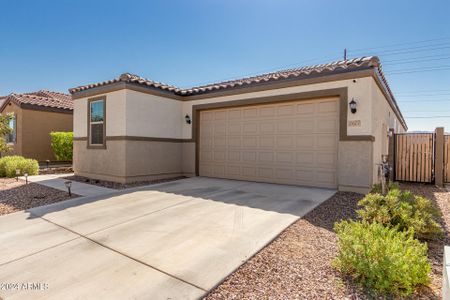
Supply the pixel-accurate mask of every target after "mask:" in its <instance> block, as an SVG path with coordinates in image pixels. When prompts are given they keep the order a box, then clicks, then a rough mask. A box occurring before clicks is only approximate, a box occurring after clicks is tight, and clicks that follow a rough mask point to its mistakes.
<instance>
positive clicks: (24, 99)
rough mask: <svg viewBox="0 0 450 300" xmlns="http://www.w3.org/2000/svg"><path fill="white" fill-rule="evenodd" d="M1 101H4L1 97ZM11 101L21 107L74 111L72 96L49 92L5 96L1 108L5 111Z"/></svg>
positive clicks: (41, 91) (0, 104)
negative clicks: (4, 108) (31, 106)
mask: <svg viewBox="0 0 450 300" xmlns="http://www.w3.org/2000/svg"><path fill="white" fill-rule="evenodd" d="M0 100H2V99H1V97H0ZM9 101H12V102H14V103H16V104H17V105H19V106H23V105H33V106H39V107H46V108H52V109H62V110H73V101H72V97H71V96H70V95H67V94H63V93H58V92H52V91H47V90H40V91H37V92H32V93H23V94H15V93H12V94H9V95H8V96H4V99H3V103H0V107H1V108H2V109H3V106H4V105H6V103H7V102H9Z"/></svg>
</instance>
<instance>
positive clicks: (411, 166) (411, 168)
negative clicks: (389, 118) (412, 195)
mask: <svg viewBox="0 0 450 300" xmlns="http://www.w3.org/2000/svg"><path fill="white" fill-rule="evenodd" d="M394 140H395V149H394V155H395V166H394V170H395V180H402V181H411V182H431V181H432V180H433V168H434V134H433V133H413V134H396V135H395V137H394ZM444 145H445V149H444V168H445V174H444V178H445V180H450V136H446V137H445V141H444Z"/></svg>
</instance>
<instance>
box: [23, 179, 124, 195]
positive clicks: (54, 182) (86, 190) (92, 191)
mask: <svg viewBox="0 0 450 300" xmlns="http://www.w3.org/2000/svg"><path fill="white" fill-rule="evenodd" d="M72 175H73V174H50V175H34V176H28V181H29V182H34V183H38V184H42V185H45V186H48V187H51V188H54V189H57V190H61V191H65V192H67V188H66V186H65V184H64V182H66V181H67V179H64V178H61V177H67V176H72ZM20 179H22V180H25V177H23V176H22V177H20ZM114 192H117V190H115V189H109V188H105V187H101V186H96V185H93V184H87V183H82V182H77V181H72V193H74V194H77V195H80V196H101V195H107V194H111V193H114Z"/></svg>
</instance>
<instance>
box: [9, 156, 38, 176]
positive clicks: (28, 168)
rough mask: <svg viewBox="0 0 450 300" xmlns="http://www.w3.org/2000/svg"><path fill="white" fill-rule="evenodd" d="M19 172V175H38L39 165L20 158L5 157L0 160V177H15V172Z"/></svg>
mask: <svg viewBox="0 0 450 300" xmlns="http://www.w3.org/2000/svg"><path fill="white" fill-rule="evenodd" d="M17 169H18V170H20V175H23V174H25V173H28V175H37V174H39V164H38V162H37V160H34V159H29V158H25V157H22V156H5V157H2V158H0V176H1V177H11V178H12V177H16V170H17Z"/></svg>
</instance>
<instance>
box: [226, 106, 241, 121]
mask: <svg viewBox="0 0 450 300" xmlns="http://www.w3.org/2000/svg"><path fill="white" fill-rule="evenodd" d="M241 118H242V109H240V108H239V109H230V110H229V111H228V120H240V119H241Z"/></svg>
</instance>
